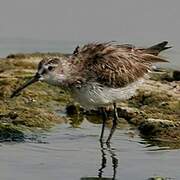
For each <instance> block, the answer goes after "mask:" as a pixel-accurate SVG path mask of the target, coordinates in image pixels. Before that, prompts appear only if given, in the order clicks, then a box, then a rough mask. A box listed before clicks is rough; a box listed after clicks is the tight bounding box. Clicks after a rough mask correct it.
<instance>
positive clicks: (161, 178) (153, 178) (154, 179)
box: [148, 176, 168, 180]
mask: <svg viewBox="0 0 180 180" xmlns="http://www.w3.org/2000/svg"><path fill="white" fill-rule="evenodd" d="M148 180H168V179H167V178H164V177H161V176H156V177H151V178H149V179H148Z"/></svg>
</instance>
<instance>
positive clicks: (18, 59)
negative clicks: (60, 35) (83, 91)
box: [0, 53, 69, 140]
mask: <svg viewBox="0 0 180 180" xmlns="http://www.w3.org/2000/svg"><path fill="white" fill-rule="evenodd" d="M46 55H48V56H50V55H52V56H53V55H55V54H53V53H52V54H49V53H47V54H42V53H35V54H18V55H17V56H12V55H11V56H9V57H8V58H7V59H1V60H0V138H1V140H3V139H4V140H7V139H9V138H10V139H11V140H16V139H17V138H16V135H17V137H22V138H23V137H24V134H25V132H26V130H27V129H28V130H32V131H34V130H35V129H39V128H40V129H44V130H47V129H49V128H50V127H52V126H53V125H54V124H55V123H62V122H64V119H63V118H62V117H60V116H59V115H58V114H57V113H55V112H54V111H55V109H57V108H59V107H61V106H64V105H65V104H66V102H67V101H69V95H68V94H67V93H65V92H64V91H63V90H61V89H60V88H59V87H53V86H49V85H48V84H45V83H40V82H37V83H35V84H33V85H32V86H30V87H28V88H27V89H25V90H24V91H23V92H22V93H21V95H20V96H18V97H14V98H10V95H11V94H12V92H13V91H14V90H15V89H16V88H17V87H19V86H20V85H21V84H23V83H24V81H27V80H28V79H30V78H31V77H32V76H33V75H34V72H35V71H36V68H37V63H38V62H39V61H40V60H41V58H42V57H44V56H46ZM56 55H58V54H56ZM59 55H60V54H59ZM61 56H62V55H61ZM37 57H38V58H37ZM5 124H6V125H5ZM8 132H9V133H8ZM6 134H7V136H6Z"/></svg>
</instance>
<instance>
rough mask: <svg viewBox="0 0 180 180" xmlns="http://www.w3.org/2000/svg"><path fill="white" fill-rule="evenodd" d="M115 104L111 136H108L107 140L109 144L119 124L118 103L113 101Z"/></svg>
mask: <svg viewBox="0 0 180 180" xmlns="http://www.w3.org/2000/svg"><path fill="white" fill-rule="evenodd" d="M113 106H114V118H113V125H112V128H111V131H110V134H109V136H108V138H107V141H106V143H107V144H109V143H110V140H111V137H112V135H113V133H114V131H115V130H116V126H117V119H118V113H117V108H116V103H113Z"/></svg>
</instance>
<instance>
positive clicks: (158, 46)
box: [144, 41, 172, 56]
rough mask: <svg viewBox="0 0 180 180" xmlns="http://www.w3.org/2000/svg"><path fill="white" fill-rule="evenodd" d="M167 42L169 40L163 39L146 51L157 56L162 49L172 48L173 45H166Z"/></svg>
mask: <svg viewBox="0 0 180 180" xmlns="http://www.w3.org/2000/svg"><path fill="white" fill-rule="evenodd" d="M167 44H168V41H163V42H161V43H158V44H155V45H154V46H151V47H149V48H147V49H145V50H144V52H145V53H148V54H153V55H156V56H157V55H158V54H159V53H160V52H161V51H164V50H166V49H169V48H172V46H166V45H167Z"/></svg>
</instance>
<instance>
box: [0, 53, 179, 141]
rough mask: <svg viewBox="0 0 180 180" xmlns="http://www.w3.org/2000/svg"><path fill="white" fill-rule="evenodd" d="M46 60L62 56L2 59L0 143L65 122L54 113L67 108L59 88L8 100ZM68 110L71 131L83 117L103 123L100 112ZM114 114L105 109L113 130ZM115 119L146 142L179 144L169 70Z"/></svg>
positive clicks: (42, 87)
mask: <svg viewBox="0 0 180 180" xmlns="http://www.w3.org/2000/svg"><path fill="white" fill-rule="evenodd" d="M44 56H62V54H60V53H34V54H13V55H9V56H8V57H7V58H5V59H0V140H3V139H4V140H16V139H17V137H20V139H23V138H24V134H25V132H26V130H30V131H33V130H35V129H43V130H47V129H49V128H50V127H52V126H53V125H54V124H56V123H62V122H65V121H66V120H65V119H64V118H63V117H61V116H60V115H59V113H57V111H56V110H58V109H61V107H64V106H66V105H68V104H69V102H71V99H70V96H69V95H68V94H67V93H66V92H64V91H63V90H62V89H60V88H59V87H53V86H50V85H48V84H46V83H40V82H38V83H35V84H34V85H32V86H30V87H29V88H27V89H26V90H25V91H23V92H22V95H21V96H18V97H15V98H13V99H10V98H9V97H10V95H11V93H12V91H13V90H14V89H16V87H19V85H20V84H23V82H24V81H26V80H28V79H29V78H31V76H32V75H33V74H34V72H35V69H36V67H37V64H38V62H39V61H40V60H41V58H42V57H44ZM176 74H177V73H176ZM66 110H67V114H68V115H70V117H69V122H70V124H71V125H72V127H79V126H80V124H81V123H82V122H83V120H84V117H83V116H84V115H85V116H86V119H87V120H88V121H90V122H92V123H95V124H99V123H102V122H101V118H100V112H99V111H98V110H97V111H84V110H83V109H82V108H81V107H79V106H74V105H71V106H68V108H67V109H66ZM112 114H113V113H112V109H111V107H109V109H108V117H109V121H108V122H107V126H108V127H111V125H112V123H111V117H112ZM118 115H119V117H120V118H121V120H123V119H124V120H126V121H128V122H129V123H131V124H133V125H135V126H136V127H137V128H138V129H139V131H140V133H141V135H142V137H144V138H148V139H151V140H152V139H156V140H157V139H158V140H159V139H166V140H168V139H170V140H173V142H174V141H180V125H179V124H180V82H179V81H177V80H176V81H175V79H174V73H173V71H172V70H170V71H167V70H165V71H162V72H161V73H159V72H156V73H153V74H152V75H151V79H150V80H148V81H147V82H146V83H145V84H144V85H143V86H142V87H141V88H140V89H139V90H138V92H137V94H136V96H134V97H133V98H131V99H130V100H127V101H124V102H122V103H120V104H119V105H118Z"/></svg>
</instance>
